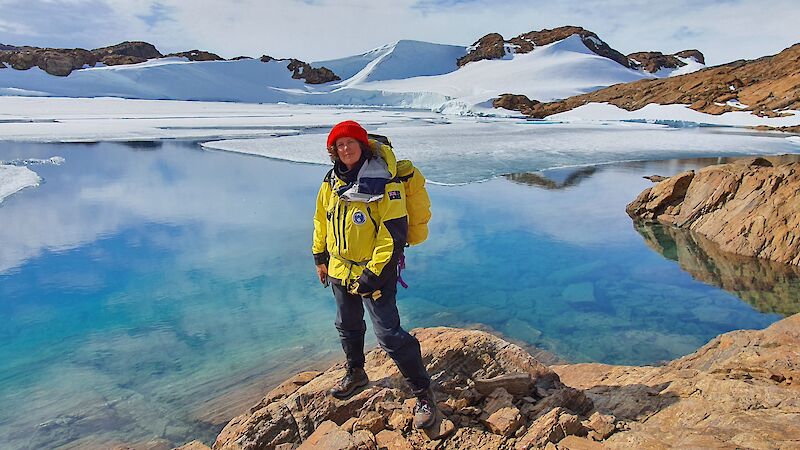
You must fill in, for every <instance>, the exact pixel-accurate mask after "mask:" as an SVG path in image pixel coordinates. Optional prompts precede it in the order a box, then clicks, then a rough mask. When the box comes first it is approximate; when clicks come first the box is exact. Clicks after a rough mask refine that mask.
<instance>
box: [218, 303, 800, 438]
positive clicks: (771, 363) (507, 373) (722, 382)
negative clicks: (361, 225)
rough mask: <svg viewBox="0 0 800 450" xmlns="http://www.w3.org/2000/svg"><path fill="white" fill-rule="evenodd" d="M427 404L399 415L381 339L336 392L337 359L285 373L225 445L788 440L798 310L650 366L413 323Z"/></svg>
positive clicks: (799, 356) (793, 424) (407, 402)
mask: <svg viewBox="0 0 800 450" xmlns="http://www.w3.org/2000/svg"><path fill="white" fill-rule="evenodd" d="M414 334H415V335H416V336H417V338H418V339H419V340H420V343H421V345H422V350H423V359H424V361H425V363H426V365H427V368H428V371H429V372H430V373H431V374H432V376H433V379H434V386H435V387H434V389H435V391H436V393H437V396H438V400H439V402H438V405H439V415H438V417H437V421H436V424H435V425H434V426H433V427H432V428H430V429H428V430H426V431H424V432H421V431H417V430H414V429H413V428H412V427H411V419H412V417H411V411H412V407H413V404H414V400H413V399H412V398H410V396H409V394H408V392H407V391H406V387H405V386H404V382H403V380H402V376H401V375H400V374H399V373H398V372H397V369H396V367H395V365H394V363H393V362H392V361H391V360H390V359H389V358H388V357H387V356H386V355H385V354H384V353H383V351H381V350H377V349H376V350H373V351H371V352H370V353H369V354H368V355H367V364H366V370H367V373H368V374H369V375H370V379H371V380H372V381H371V382H370V384H369V385H368V386H367V387H366V388H365V389H364V390H362V391H361V392H360V393H357V394H356V395H355V396H353V397H352V398H351V399H349V400H345V401H339V400H335V399H333V398H331V397H330V396H329V395H327V393H326V391H327V390H328V389H329V388H330V387H332V386H333V384H334V383H335V381H336V380H337V379H338V378H339V377H341V376H342V375H343V373H344V369H343V367H342V366H341V365H337V366H334V367H332V368H331V369H329V370H327V371H325V372H304V373H300V374H298V375H297V376H295V377H293V378H291V379H289V380H287V381H286V382H284V383H283V384H282V385H280V386H278V387H277V388H275V389H274V390H273V391H271V392H270V393H268V394H267V396H266V397H264V399H262V401H260V402H259V403H258V404H256V405H255V406H254V407H253V408H251V411H250V413H248V414H244V415H242V416H240V417H237V418H235V419H233V420H231V421H230V423H229V424H228V425H227V426H226V427H225V429H223V431H222V432H221V433H220V435H219V436H218V438H217V440H216V442H215V443H214V445H213V449H215V450H232V449H250V450H256V449H298V448H299V449H307V448H308V449H311V448H315V449H353V450H355V449H379V448H386V449H476V450H477V449H482V450H492V449H519V450H522V449H533V448H547V449H556V450H557V449H582V448H586V449H593V448H618V449H629V448H643V449H648V448H653V449H661V448H670V447H673V446H683V447H685V448H690V447H691V448H733V447H736V446H738V447H746V448H794V447H793V446H797V445H798V444H800V421H798V420H797V419H798V417H800V395H799V394H800V378H798V377H800V352H798V349H800V315H795V316H792V317H790V318H787V319H784V320H783V321H781V322H778V323H776V324H774V325H773V326H771V327H769V328H768V329H766V330H763V331H736V332H732V333H727V334H724V335H721V336H719V337H717V338H716V339H714V340H713V341H711V342H710V343H709V344H707V345H706V346H704V347H703V348H701V349H700V350H698V351H697V352H695V353H693V354H691V355H689V356H686V357H684V358H680V359H677V360H675V361H673V362H671V363H669V364H667V365H665V366H661V367H631V366H610V365H603V364H572V365H559V366H552V367H551V368H548V367H545V366H543V365H542V364H540V363H539V362H538V361H536V360H535V359H534V358H533V357H531V356H530V355H529V354H528V353H526V352H525V351H524V350H522V349H521V348H520V347H518V346H516V345H513V344H510V343H508V342H505V341H503V340H501V339H499V338H497V337H494V336H492V335H490V334H488V333H486V332H483V331H477V330H459V329H452V328H430V329H418V330H415V331H414Z"/></svg>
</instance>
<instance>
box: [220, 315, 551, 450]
mask: <svg viewBox="0 0 800 450" xmlns="http://www.w3.org/2000/svg"><path fill="white" fill-rule="evenodd" d="M415 335H416V336H417V338H418V339H419V340H420V342H421V343H422V350H423V360H424V361H425V363H426V365H427V367H428V371H429V372H430V373H432V374H437V377H436V381H437V382H436V384H435V390H436V391H437V393H438V395H439V396H440V398H441V399H442V400H446V399H448V398H450V397H454V398H456V397H461V396H462V392H467V394H466V395H467V397H468V398H471V397H473V396H474V395H475V394H472V393H469V392H471V391H470V390H469V389H468V384H469V383H473V382H474V380H476V379H492V378H495V377H497V376H500V375H507V374H514V373H516V374H525V375H527V377H529V379H530V380H531V389H536V388H537V387H539V388H541V389H544V390H554V389H557V388H561V387H562V385H561V384H560V382H559V381H558V377H557V376H556V375H555V374H554V373H553V372H552V371H551V370H550V369H548V368H547V367H546V366H544V365H542V364H541V363H539V362H538V361H536V360H535V359H534V358H533V357H531V356H530V354H528V353H527V352H526V351H524V350H523V349H522V348H520V347H518V346H516V345H513V344H509V343H508V342H505V341H503V340H502V339H499V338H497V337H494V336H492V335H490V334H488V333H486V332H482V331H477V330H457V329H450V328H429V329H421V330H416V331H415ZM365 369H366V371H367V373H368V375H369V377H370V380H372V381H371V383H370V385H369V386H367V387H366V388H365V389H364V390H363V391H361V392H360V393H358V394H356V395H355V396H353V397H351V398H350V399H348V400H345V401H341V400H336V399H334V398H332V397H331V396H330V395H329V394H328V390H329V389H330V388H331V387H332V386H333V384H334V383H335V382H336V381H337V380H338V379H339V378H341V377H342V376H343V374H344V369H343V368H342V366H334V367H333V368H331V369H330V370H328V371H326V372H323V373H322V374H319V375H318V376H316V377H314V378H312V379H311V380H309V381H308V382H307V383H305V384H303V385H302V386H299V387H298V388H297V390H296V391H294V392H293V393H291V394H289V395H287V396H283V394H284V393H285V392H286V389H285V386H286V385H287V384H293V383H284V384H283V385H282V386H279V387H278V388H276V390H277V391H278V392H280V394H276V393H275V392H270V393H269V394H267V396H266V397H265V400H263V401H261V402H259V404H258V405H256V407H254V408H253V409H252V410H251V412H250V413H248V414H244V415H242V416H240V417H237V418H235V419H233V420H232V421H231V422H230V423H229V424H228V425H227V426H226V427H225V429H224V430H223V431H222V432H221V433H220V435H219V436H218V438H217V440H216V443H215V444H214V449H215V450H220V449H246V448H260V447H258V446H262V447H265V446H266V447H265V448H268V446H274V445H277V444H280V443H287V442H300V441H301V440H304V439H308V437H309V436H310V435H311V434H312V433H313V432H314V430H315V429H316V428H317V427H318V426H319V425H320V424H321V423H323V422H325V421H328V420H329V421H332V422H334V423H336V424H344V423H345V422H346V421H348V420H349V419H351V418H353V417H358V418H359V420H358V421H353V422H351V423H353V425H354V428H359V427H360V426H359V425H356V424H360V423H363V424H365V427H366V428H368V429H369V430H370V431H376V430H378V428H382V427H384V426H388V425H391V427H392V428H393V429H394V431H395V432H402V431H403V430H404V429H406V426H407V423H408V419H409V418H410V413H411V411H410V409H411V407H412V406H413V404H414V401H413V400H411V399H410V398H411V395H410V394H409V393H408V392H407V391H406V390H405V389H406V386H405V381H404V379H403V377H402V375H401V374H400V373H399V371H398V370H397V367H396V366H395V364H394V362H393V361H392V360H391V359H389V358H388V356H386V354H385V353H384V352H383V351H381V350H373V351H372V352H370V353H369V354H368V355H367V364H366V367H365ZM303 381H305V379H304V380H303ZM497 391H501V392H505V390H504V389H502V388H499V389H497ZM476 394H477V393H476ZM478 395H480V394H478ZM498 395H500V394H499V393H498ZM505 395H506V396H508V401H509V402H511V401H512V400H511V399H513V397H511V395H510V394H508V393H506V394H505ZM520 401H521V400H520ZM375 412H377V413H379V415H382V416H383V417H385V418H388V419H389V424H386V423H385V422H382V421H379V420H373V419H374V418H375V417H377V416H376V415H375ZM439 419H441V422H439V423H440V424H441V429H440V431H439V432H440V433H446V434H450V433H451V432H453V431H454V430H455V426H453V422H452V421H449V420H446V418H439ZM459 422H460V419H459ZM476 424H477V425H478V426H479V424H478V423H477V422H476ZM481 428H482V427H481ZM343 431H345V432H346V431H347V430H343ZM384 431H386V430H384ZM381 433H383V431H380V432H379V433H376V437H378V438H380V436H381ZM384 436H385V433H384ZM409 439H411V440H412V441H413V440H415V439H416V440H419V441H420V442H425V441H428V440H430V439H432V437H430V436H426V435H425V436H423V435H422V434H420V433H419V432H414V431H412V432H411V436H409Z"/></svg>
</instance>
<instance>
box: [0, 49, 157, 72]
mask: <svg viewBox="0 0 800 450" xmlns="http://www.w3.org/2000/svg"><path fill="white" fill-rule="evenodd" d="M161 56H162V55H161V53H160V52H159V51H158V50H157V49H156V48H155V47H154V46H153V45H151V44H148V43H147V42H122V43H120V44H117V45H112V46H109V47H101V48H96V49H94V50H91V51H89V50H84V49H81V48H74V49H70V48H39V47H13V46H7V48H0V64H2V63H3V62H5V63H7V64H8V65H9V66H11V67H13V68H14V69H17V70H28V69H30V68H32V67H39V68H40V69H42V70H44V71H45V72H47V73H49V74H50V75H56V76H67V75H69V74H70V73H72V71H73V70H76V69H80V68H82V67H84V66H89V67H94V66H95V65H96V64H97V63H98V62H102V63H103V64H106V65H108V66H114V65H120V64H135V63H140V62H144V61H146V60H147V59H149V58H159V57H161Z"/></svg>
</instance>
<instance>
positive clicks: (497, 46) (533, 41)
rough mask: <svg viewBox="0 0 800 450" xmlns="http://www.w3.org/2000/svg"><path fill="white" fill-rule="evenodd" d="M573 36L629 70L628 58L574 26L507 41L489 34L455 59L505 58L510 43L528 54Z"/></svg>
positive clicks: (534, 33) (533, 33)
mask: <svg viewBox="0 0 800 450" xmlns="http://www.w3.org/2000/svg"><path fill="white" fill-rule="evenodd" d="M573 34H577V35H578V36H580V37H581V40H582V41H583V43H584V45H586V47H587V48H589V50H591V51H593V52H595V53H597V54H598V55H600V56H603V57H605V58H608V59H611V60H612V61H616V62H617V63H619V64H620V65H622V66H624V67H631V66H630V62H629V61H628V58H627V57H626V56H625V55H623V54H622V53H620V52H618V51H616V50H614V49H613V48H611V47H610V46H609V45H608V44H606V43H605V42H603V40H602V39H600V38H599V37H598V36H597V35H596V34H595V33H593V32H591V31H589V30H586V29H583V28H581V27H576V26H564V27H559V28H554V29H552V30H547V29H545V30H541V31H531V32H529V33H525V34H521V35H519V36H517V37H515V38H512V39H510V40H508V41H505V40H503V36H501V35H500V34H498V33H490V34H487V35H486V36H484V37H482V38H480V39H479V40H478V41H477V42H475V43H474V44H473V45H472V46H473V47H474V48H473V50H472V51H470V52H469V53H467V54H466V55H465V56H463V57H461V58H459V59H458V66H459V67H462V66H463V65H465V64H467V63H469V62H473V61H481V60H484V59H499V58H502V57H503V56H505V54H506V52H505V45H506V44H510V45H512V46H513V48H514V53H521V54H524V53H529V52H531V51H533V49H534V48H535V47H537V46H542V45H548V44H552V43H553V42H557V41H561V40H563V39H566V38H568V37H570V36H572V35H573Z"/></svg>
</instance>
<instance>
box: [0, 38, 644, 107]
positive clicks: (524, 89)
mask: <svg viewBox="0 0 800 450" xmlns="http://www.w3.org/2000/svg"><path fill="white" fill-rule="evenodd" d="M465 53H466V48H465V47H460V46H453V45H440V44H431V43H427V42H419V41H398V42H396V43H393V44H390V45H387V46H384V47H380V48H377V49H375V50H373V51H370V52H367V53H364V54H362V55H356V56H352V57H349V58H343V59H338V60H331V61H320V62H317V63H316V64H318V65H325V66H326V67H329V68H331V69H332V70H334V72H336V73H338V74H340V76H341V77H342V78H343V80H342V81H340V82H337V83H327V84H324V85H309V84H305V83H304V82H303V80H295V79H292V78H291V72H289V71H288V70H287V69H286V61H275V60H273V61H270V62H267V63H264V62H261V61H260V60H256V59H244V60H238V61H203V62H189V61H187V60H185V59H183V58H165V59H156V60H151V61H147V62H144V63H140V64H134V65H124V66H112V67H95V68H87V69H81V70H77V71H74V72H73V73H72V74H70V75H69V76H68V77H55V76H51V75H48V74H47V73H46V72H44V71H42V70H40V69H38V68H33V69H30V70H27V71H18V70H2V71H0V94H1V95H32V96H43V95H45V96H61V97H123V98H135V99H164V100H203V101H233V102H250V103H278V102H286V103H293V104H298V103H302V104H329V105H336V104H349V105H373V106H400V107H416V108H429V109H438V110H446V109H447V108H446V105H452V104H453V103H455V104H458V105H459V112H461V111H470V110H471V109H472V107H473V106H475V105H478V104H480V103H484V102H486V101H488V100H490V99H491V98H493V97H496V96H497V95H498V94H501V93H504V92H513V93H521V94H526V95H528V96H529V97H533V98H536V99H539V100H551V99H556V98H562V97H566V96H570V95H575V94H580V93H584V92H588V91H591V90H594V89H598V88H601V87H605V86H608V85H610V84H615V83H621V82H625V81H633V80H637V79H640V78H643V77H646V76H648V75H645V74H643V73H641V72H637V71H634V70H630V69H627V68H625V67H622V66H620V65H619V64H616V63H615V62H613V61H611V60H609V59H607V58H603V57H600V56H598V55H596V54H594V53H593V52H591V51H590V50H589V49H588V48H586V46H585V45H584V44H583V43H582V42H581V40H580V38H579V37H577V36H572V37H569V38H567V39H565V40H563V41H560V42H556V43H554V44H550V45H547V46H542V47H539V48H537V49H535V50H534V51H533V52H531V53H528V54H524V55H512V56H511V57H510V58H506V59H501V60H493V61H478V62H474V63H470V64H467V65H466V66H464V67H462V68H460V69H457V67H456V60H457V59H458V58H459V57H460V56H463V55H464V54H465ZM649 76H652V75H649Z"/></svg>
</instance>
